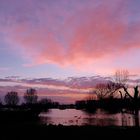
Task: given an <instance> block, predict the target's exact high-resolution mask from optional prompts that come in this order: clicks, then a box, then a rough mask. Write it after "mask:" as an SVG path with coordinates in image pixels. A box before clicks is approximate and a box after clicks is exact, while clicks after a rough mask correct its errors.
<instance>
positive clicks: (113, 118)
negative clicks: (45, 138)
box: [39, 109, 140, 126]
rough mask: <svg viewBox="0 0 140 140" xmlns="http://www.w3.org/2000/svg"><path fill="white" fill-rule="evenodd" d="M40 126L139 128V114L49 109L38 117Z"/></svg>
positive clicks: (99, 110)
mask: <svg viewBox="0 0 140 140" xmlns="http://www.w3.org/2000/svg"><path fill="white" fill-rule="evenodd" d="M39 117H40V122H41V123H42V124H46V125H49V124H53V125H59V124H61V125H67V126H68V125H79V126H81V125H94V126H139V122H140V112H138V114H137V115H134V114H132V113H115V114H111V113H108V112H106V111H104V110H101V109H97V110H96V112H94V113H88V112H86V111H84V110H76V109H65V110H60V109H50V110H49V111H48V112H42V113H40V115H39Z"/></svg>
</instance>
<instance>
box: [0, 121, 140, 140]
mask: <svg viewBox="0 0 140 140" xmlns="http://www.w3.org/2000/svg"><path fill="white" fill-rule="evenodd" d="M0 129H1V131H0V132H1V137H4V138H5V139H11V138H12V139H18V140H19V139H36V138H38V139H40V140H41V139H54V138H55V139H78V138H79V139H85V140H87V139H95V138H108V139H114V138H119V139H120V138H125V139H126V138H130V137H131V138H133V139H136V138H137V139H139V138H140V128H138V127H111V126H110V127H97V126H61V125H58V126H53V125H49V126H46V125H38V124H35V123H32V122H30V123H24V122H22V123H21V124H20V123H15V122H13V123H10V124H1V125H0Z"/></svg>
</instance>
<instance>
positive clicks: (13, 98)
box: [4, 91, 19, 106]
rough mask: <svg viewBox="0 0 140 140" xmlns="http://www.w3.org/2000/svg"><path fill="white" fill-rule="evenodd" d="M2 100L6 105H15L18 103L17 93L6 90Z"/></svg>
mask: <svg viewBox="0 0 140 140" xmlns="http://www.w3.org/2000/svg"><path fill="white" fill-rule="evenodd" d="M4 101H5V103H6V104H7V105H11V106H13V105H17V104H18V103H19V97H18V93H17V92H15V91H11V92H8V93H7V94H6V95H5V98H4Z"/></svg>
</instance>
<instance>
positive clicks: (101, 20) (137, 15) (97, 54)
mask: <svg viewBox="0 0 140 140" xmlns="http://www.w3.org/2000/svg"><path fill="white" fill-rule="evenodd" d="M139 7H140V1H139V0H22V1H20V0H0V87H1V88H0V95H1V96H3V95H4V94H5V93H6V92H8V91H9V90H12V89H13V88H15V87H16V89H17V91H18V92H21V94H23V93H24V92H25V89H26V88H28V87H35V88H37V89H38V94H39V95H40V96H48V97H50V98H52V99H54V100H56V101H60V102H63V101H64V100H65V99H64V98H66V97H67V99H66V102H73V101H75V100H78V99H84V98H86V96H87V94H88V93H89V91H90V89H92V88H94V86H95V85H96V83H99V82H101V81H103V82H104V80H106V79H107V77H111V76H112V75H113V74H114V72H115V71H116V70H117V69H127V70H128V71H129V72H130V73H131V74H132V75H136V76H139V73H140V61H139V59H140V8H139ZM21 88H22V89H21ZM56 94H57V95H56ZM54 96H55V98H54ZM60 96H61V97H60Z"/></svg>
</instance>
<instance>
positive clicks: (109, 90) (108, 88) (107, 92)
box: [95, 81, 120, 100]
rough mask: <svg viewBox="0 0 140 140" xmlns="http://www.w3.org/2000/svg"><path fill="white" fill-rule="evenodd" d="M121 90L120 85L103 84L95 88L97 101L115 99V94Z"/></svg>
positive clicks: (112, 83)
mask: <svg viewBox="0 0 140 140" xmlns="http://www.w3.org/2000/svg"><path fill="white" fill-rule="evenodd" d="M119 88H120V85H119V84H116V83H114V82H111V81H110V82H108V83H101V84H97V85H96V86H95V93H96V96H97V99H99V100H101V99H104V98H114V93H115V92H116V91H117V90H118V89H119Z"/></svg>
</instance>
